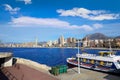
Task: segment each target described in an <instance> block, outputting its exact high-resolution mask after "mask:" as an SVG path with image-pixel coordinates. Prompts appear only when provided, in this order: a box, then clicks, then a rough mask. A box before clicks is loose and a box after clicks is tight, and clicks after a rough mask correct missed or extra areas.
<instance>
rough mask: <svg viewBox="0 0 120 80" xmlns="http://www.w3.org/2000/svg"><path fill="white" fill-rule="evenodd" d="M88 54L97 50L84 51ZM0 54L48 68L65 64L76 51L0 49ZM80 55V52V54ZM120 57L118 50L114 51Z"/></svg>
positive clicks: (63, 49)
mask: <svg viewBox="0 0 120 80" xmlns="http://www.w3.org/2000/svg"><path fill="white" fill-rule="evenodd" d="M84 51H86V52H88V53H92V54H97V53H98V51H100V50H98V49H94V50H93V49H92V50H91V49H86V50H84ZM0 52H12V53H13V56H14V57H20V58H25V59H30V60H33V61H36V62H38V63H41V64H46V65H48V66H55V65H61V64H66V58H68V57H72V56H73V57H75V56H76V53H77V49H72V48H0ZM80 53H81V52H80ZM116 55H120V50H118V51H116Z"/></svg>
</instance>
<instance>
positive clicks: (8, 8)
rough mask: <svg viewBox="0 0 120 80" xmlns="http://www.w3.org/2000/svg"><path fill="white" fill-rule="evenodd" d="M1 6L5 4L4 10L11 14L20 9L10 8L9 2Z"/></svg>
mask: <svg viewBox="0 0 120 80" xmlns="http://www.w3.org/2000/svg"><path fill="white" fill-rule="evenodd" d="M3 6H5V10H6V11H9V12H10V13H11V14H16V13H17V12H18V11H19V10H20V8H19V7H16V8H12V7H11V6H10V5H9V4H4V5H3Z"/></svg>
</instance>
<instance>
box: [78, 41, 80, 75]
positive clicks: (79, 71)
mask: <svg viewBox="0 0 120 80" xmlns="http://www.w3.org/2000/svg"><path fill="white" fill-rule="evenodd" d="M79 53H80V51H79V39H78V74H80V59H79Z"/></svg>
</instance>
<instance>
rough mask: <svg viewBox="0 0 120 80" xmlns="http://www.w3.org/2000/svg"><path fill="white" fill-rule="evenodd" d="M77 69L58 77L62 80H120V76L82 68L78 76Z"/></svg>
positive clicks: (69, 70)
mask: <svg viewBox="0 0 120 80" xmlns="http://www.w3.org/2000/svg"><path fill="white" fill-rule="evenodd" d="M77 69H78V68H77V67H76V68H72V69H68V72H67V73H65V74H60V75H59V76H57V77H58V78H59V79H60V80H120V76H118V75H112V74H108V73H103V72H97V71H93V70H88V69H84V68H80V70H81V73H80V74H78V72H77Z"/></svg>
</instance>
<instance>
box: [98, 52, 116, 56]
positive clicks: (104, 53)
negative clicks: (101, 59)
mask: <svg viewBox="0 0 120 80" xmlns="http://www.w3.org/2000/svg"><path fill="white" fill-rule="evenodd" d="M99 55H100V56H114V55H115V52H113V51H112V52H111V51H100V52H99Z"/></svg>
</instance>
